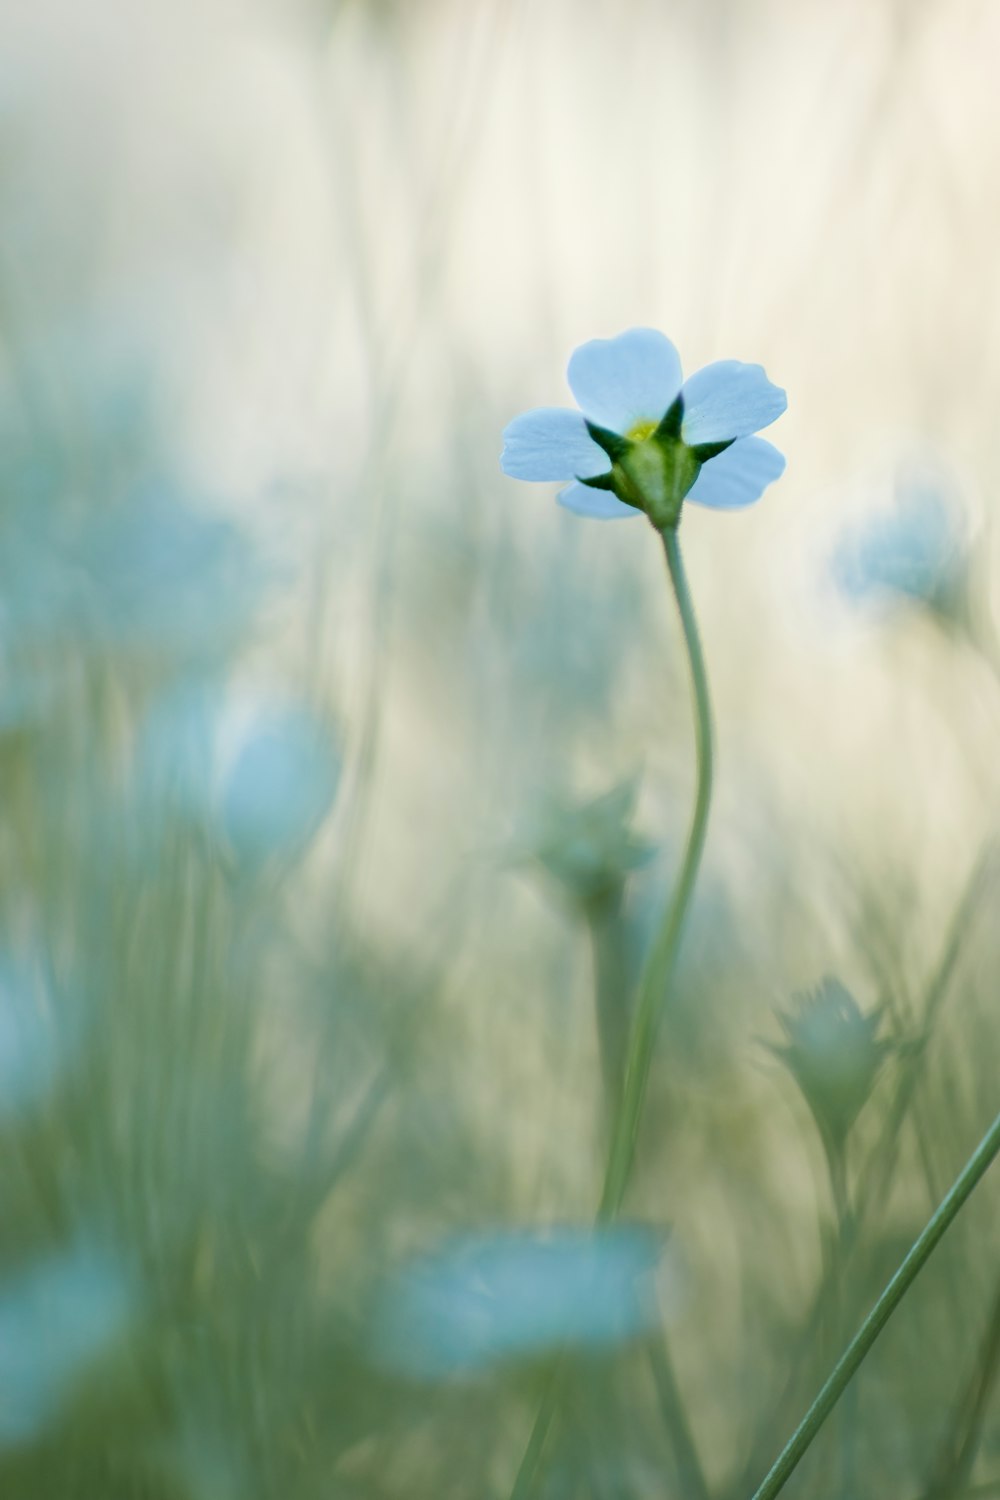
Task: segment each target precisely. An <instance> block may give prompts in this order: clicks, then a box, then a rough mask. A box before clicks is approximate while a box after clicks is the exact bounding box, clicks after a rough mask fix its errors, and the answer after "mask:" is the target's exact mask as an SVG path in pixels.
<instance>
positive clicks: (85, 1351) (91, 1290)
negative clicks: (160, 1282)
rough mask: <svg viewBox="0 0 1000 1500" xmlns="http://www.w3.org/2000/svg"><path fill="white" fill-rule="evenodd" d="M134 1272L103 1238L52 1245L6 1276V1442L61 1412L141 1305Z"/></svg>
mask: <svg viewBox="0 0 1000 1500" xmlns="http://www.w3.org/2000/svg"><path fill="white" fill-rule="evenodd" d="M136 1293H137V1288H136V1283H135V1279H134V1276H133V1274H132V1273H131V1271H130V1270H129V1268H128V1267H127V1266H126V1265H125V1264H124V1263H123V1262H122V1261H121V1260H119V1259H118V1257H117V1256H115V1255H113V1254H110V1253H109V1252H108V1251H106V1250H104V1249H102V1248H101V1247H100V1246H98V1245H96V1244H90V1243H86V1242H80V1243H78V1244H77V1245H75V1246H72V1247H70V1248H68V1249H66V1250H62V1251H58V1252H54V1253H53V1252H50V1253H49V1254H47V1255H46V1256H45V1257H44V1258H41V1259H39V1260H37V1261H35V1262H34V1264H32V1265H31V1266H29V1267H27V1268H26V1269H24V1270H21V1271H19V1272H17V1273H16V1274H14V1275H8V1276H5V1277H3V1278H0V1448H8V1447H18V1446H20V1445H21V1444H23V1443H29V1442H31V1441H33V1440H34V1439H35V1438H37V1437H38V1435H39V1434H40V1433H41V1431H42V1430H43V1429H44V1428H45V1426H46V1425H47V1424H48V1423H49V1422H50V1421H53V1420H55V1419H57V1418H58V1416H59V1414H60V1412H61V1411H62V1409H63V1407H64V1406H65V1404H66V1403H67V1401H68V1400H69V1398H70V1397H71V1396H72V1394H73V1393H74V1392H75V1391H76V1390H77V1389H79V1388H80V1387H81V1386H82V1385H84V1384H85V1382H86V1379H87V1376H88V1374H89V1373H90V1372H91V1370H92V1369H93V1367H94V1365H95V1364H96V1363H97V1362H98V1361H99V1360H101V1359H103V1358H104V1357H105V1356H106V1355H107V1354H108V1353H109V1352H110V1351H111V1349H112V1348H113V1347H114V1346H115V1345H116V1344H118V1343H119V1341H120V1340H121V1339H122V1338H123V1336H124V1335H125V1333H126V1331H127V1329H128V1327H129V1325H130V1324H131V1323H132V1322H133V1320H134V1318H135V1315H136V1313H137V1311H138V1305H137V1295H136Z"/></svg>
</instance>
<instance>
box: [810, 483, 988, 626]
mask: <svg viewBox="0 0 1000 1500" xmlns="http://www.w3.org/2000/svg"><path fill="white" fill-rule="evenodd" d="M967 567H968V538H967V534H966V523H965V517H964V516H963V514H962V512H961V510H960V508H959V506H958V505H957V503H956V502H955V500H954V499H953V498H952V496H951V495H949V493H948V491H947V489H946V488H945V487H944V486H942V484H940V483H939V482H937V481H936V480H935V478H934V477H933V476H932V475H930V474H918V475H904V476H901V477H900V479H899V480H898V482H897V485H896V491H895V499H894V503H893V505H892V506H891V507H890V508H887V509H885V510H883V511H882V512H881V513H876V514H875V515H872V516H870V517H869V518H868V519H867V520H865V521H864V522H863V523H862V524H861V525H858V526H856V527H854V528H852V529H850V530H848V531H847V532H846V533H845V534H844V535H843V536H842V537H841V539H840V541H839V543H838V545H837V547H836V549H835V551H834V554H833V558H832V562H831V571H832V575H833V580H834V583H835V584H836V586H837V587H838V588H839V589H840V590H841V592H842V593H843V594H844V595H845V596H846V597H847V598H848V599H849V600H850V601H851V602H852V603H872V602H875V603H877V602H879V601H888V600H891V598H892V597H893V596H896V597H900V596H902V597H906V598H909V599H912V600H916V601H917V602H918V603H922V604H926V605H928V606H929V607H930V608H931V609H934V610H937V611H939V612H941V613H943V614H949V613H951V612H952V611H953V609H954V606H955V603H956V601H957V598H958V596H959V595H960V593H961V590H962V588H963V585H964V582H965V578H966V571H967Z"/></svg>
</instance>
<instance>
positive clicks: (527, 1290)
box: [374, 1225, 663, 1380]
mask: <svg viewBox="0 0 1000 1500" xmlns="http://www.w3.org/2000/svg"><path fill="white" fill-rule="evenodd" d="M662 1252H663V1235H662V1234H661V1233H657V1232H656V1231H654V1230H652V1229H648V1228H639V1227H635V1226H628V1225H624V1226H618V1227H615V1228H608V1229H599V1230H584V1229H571V1228H565V1229H554V1230H549V1231H530V1230H522V1231H515V1232H511V1233H498V1234H494V1235H482V1236H470V1237H469V1238H463V1239H457V1240H455V1241H453V1242H452V1243H451V1244H448V1245H446V1246H445V1247H444V1248H443V1249H441V1250H439V1251H438V1252H437V1254H434V1255H428V1256H427V1257H426V1258H424V1259H421V1260H418V1261H415V1262H413V1263H411V1264H410V1265H409V1266H406V1267H404V1268H403V1269H402V1270H401V1271H399V1272H397V1273H396V1275H395V1276H394V1277H392V1278H391V1279H390V1280H389V1281H388V1283H387V1284H386V1285H385V1286H384V1287H383V1288H382V1294H381V1298H380V1301H379V1304H378V1307H377V1309H376V1316H375V1328H374V1352H375V1355H376V1358H377V1359H378V1361H379V1363H380V1364H382V1365H383V1366H384V1367H386V1368H388V1369H392V1370H394V1371H395V1372H396V1373H398V1374H401V1375H404V1376H408V1377H410V1378H412V1379H425V1380H435V1379H446V1378H448V1377H454V1376H461V1375H465V1374H472V1373H475V1372H478V1371H482V1370H485V1369H488V1368H490V1367H491V1366H493V1365H496V1364H498V1363H502V1362H505V1361H508V1360H512V1359H518V1358H530V1357H537V1356H539V1355H543V1354H545V1353H548V1352H550V1351H552V1350H554V1349H564V1348H571V1349H581V1350H599V1349H606V1348H611V1347H613V1346H615V1345H617V1344H619V1343H620V1342H622V1341H623V1340H627V1339H632V1338H636V1337H639V1336H641V1335H642V1334H644V1333H646V1332H648V1331H649V1330H650V1329H651V1328H652V1327H654V1326H656V1324H657V1322H658V1321H659V1312H658V1309H657V1305H656V1298H655V1295H654V1289H653V1272H654V1271H655V1269H656V1266H657V1263H658V1262H659V1260H660V1257H661V1255H662Z"/></svg>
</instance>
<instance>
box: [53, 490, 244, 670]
mask: <svg viewBox="0 0 1000 1500" xmlns="http://www.w3.org/2000/svg"><path fill="white" fill-rule="evenodd" d="M80 562H81V565H82V567H83V569H84V570H85V572H86V574H87V575H88V577H89V581H90V583H91V585H92V590H93V593H92V598H93V600H94V601H95V605H96V608H95V610H94V613H93V616H92V620H91V630H92V632H93V634H94V635H95V636H96V637H97V638H98V639H103V638H107V640H108V642H109V644H115V643H124V644H126V645H133V646H134V645H138V646H139V647H148V648H154V649H157V648H158V649H164V650H166V651H168V652H170V653H171V654H180V655H184V656H189V655H191V654H199V655H200V654H204V653H205V652H209V653H212V652H215V651H217V650H224V649H226V648H227V647H228V646H231V645H232V643H233V641H234V639H235V638H236V636H237V635H238V634H239V632H240V631H241V629H242V628H243V626H244V625H245V624H246V622H247V619H248V616H249V613H250V609H251V607H252V605H253V602H254V599H255V596H256V591H257V587H258V585H259V582H260V579H259V575H258V565H257V563H256V560H255V559H254V557H253V555H252V553H251V550H250V547H249V544H248V542H247V540H246V538H245V537H244V536H243V535H242V534H241V533H240V532H239V531H238V530H237V528H236V527H235V526H234V525H233V524H232V523H231V522H230V521H227V520H225V519H223V518H221V517H219V516H213V515H211V514H208V513H204V512H200V511H198V510H194V509H192V508H191V507H190V506H189V505H188V504H187V503H186V502H185V501H183V500H182V499H181V498H179V497H178V496H177V495H175V494H174V493H173V492H172V490H171V489H170V487H169V486H165V485H150V486H148V487H147V488H145V489H144V490H142V491H140V493H138V494H137V495H135V496H134V497H133V498H132V499H131V500H130V501H129V502H128V503H127V504H126V505H124V506H123V507H121V508H120V509H118V510H116V511H115V512H114V514H112V515H110V516H107V517H101V518H100V519H97V520H95V521H93V522H92V523H91V525H90V527H89V529H88V531H87V533H86V534H85V536H84V538H83V540H82V545H81V547H80Z"/></svg>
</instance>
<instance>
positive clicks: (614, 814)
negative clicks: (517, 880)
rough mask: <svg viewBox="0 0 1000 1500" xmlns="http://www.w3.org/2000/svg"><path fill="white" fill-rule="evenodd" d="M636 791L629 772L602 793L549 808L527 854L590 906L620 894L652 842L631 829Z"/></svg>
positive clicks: (648, 857)
mask: <svg viewBox="0 0 1000 1500" xmlns="http://www.w3.org/2000/svg"><path fill="white" fill-rule="evenodd" d="M637 792H638V781H637V779H636V778H635V777H629V779H628V780H627V781H623V782H620V783H619V784H618V785H617V786H615V787H613V788H612V789H611V791H609V792H605V793H604V794H603V795H602V796H600V797H595V798H593V799H591V800H588V801H584V802H573V803H562V804H560V805H557V806H554V807H553V808H552V809H551V810H550V812H549V813H548V815H547V817H546V819H545V820H544V823H543V828H542V831H541V834H540V836H539V838H538V839H537V840H536V842H535V844H534V847H533V848H532V850H531V858H532V859H533V860H534V861H535V862H536V863H537V864H540V865H541V866H542V868H543V869H544V870H546V871H547V872H548V874H549V875H551V876H552V877H553V878H554V879H555V880H556V881H558V883H559V884H560V885H561V886H562V887H563V888H564V890H565V891H566V892H567V894H568V895H569V896H570V898H571V899H572V900H575V901H578V902H580V903H581V904H582V905H584V906H589V905H591V904H593V903H595V902H600V901H602V900H604V899H607V898H608V897H610V896H614V895H616V894H618V893H619V892H620V891H621V888H622V886H623V885H624V883H625V881H626V879H627V878H628V876H629V875H630V874H631V873H632V871H633V870H637V869H640V868H641V867H642V866H643V865H646V864H648V863H649V861H650V860H651V859H652V857H653V854H654V852H655V850H654V846H653V845H652V844H650V843H649V842H648V841H647V840H646V839H643V838H639V837H637V836H636V835H635V834H634V833H633V832H632V827H631V823H632V815H633V812H634V810H635V800H636V795H637Z"/></svg>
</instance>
